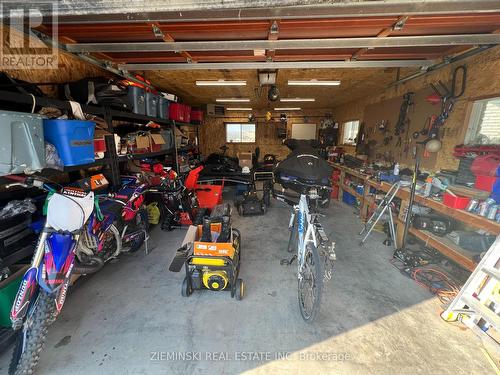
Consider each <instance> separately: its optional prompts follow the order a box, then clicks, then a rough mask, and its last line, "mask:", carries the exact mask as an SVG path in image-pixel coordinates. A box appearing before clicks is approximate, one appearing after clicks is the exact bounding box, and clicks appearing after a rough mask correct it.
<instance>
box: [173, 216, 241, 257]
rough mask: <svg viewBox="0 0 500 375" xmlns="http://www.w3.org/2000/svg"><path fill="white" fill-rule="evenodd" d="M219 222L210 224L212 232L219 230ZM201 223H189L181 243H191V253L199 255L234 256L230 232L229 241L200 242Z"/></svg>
mask: <svg viewBox="0 0 500 375" xmlns="http://www.w3.org/2000/svg"><path fill="white" fill-rule="evenodd" d="M221 227H222V224H221V223H213V224H211V230H212V232H219V233H220V231H221ZM202 228H203V226H202V225H198V226H195V225H191V226H189V228H188V231H187V233H186V235H185V237H184V240H183V241H182V245H183V246H184V245H185V244H188V243H193V255H200V256H203V255H204V256H207V255H208V256H217V257H230V258H233V257H234V253H235V249H234V247H233V238H232V234H231V239H230V242H201V241H199V239H200V238H201V232H202V230H203V229H202Z"/></svg>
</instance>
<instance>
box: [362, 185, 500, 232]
mask: <svg viewBox="0 0 500 375" xmlns="http://www.w3.org/2000/svg"><path fill="white" fill-rule="evenodd" d="M367 184H368V185H369V186H371V187H374V188H375V189H377V190H383V191H386V192H387V191H388V190H389V189H390V187H391V186H392V185H391V184H389V183H387V182H376V181H374V180H367ZM397 197H398V198H400V199H402V200H409V199H410V191H409V189H408V188H402V189H399V191H398V194H397ZM415 202H417V203H419V204H421V205H423V206H426V207H429V208H432V209H433V210H434V211H436V212H439V213H441V214H443V215H446V216H449V217H451V218H453V219H455V220H458V221H461V222H463V223H465V224H467V225H470V226H473V227H475V228H477V229H484V230H486V231H488V232H490V233H492V234H496V235H499V234H500V223H497V222H495V221H493V220H488V219H486V218H484V217H482V216H479V215H475V214H473V213H470V212H467V211H464V210H459V209H456V208H452V207H448V206H445V205H444V204H443V203H441V202H439V201H436V200H434V199H429V198H426V197H423V196H421V195H418V194H416V195H415Z"/></svg>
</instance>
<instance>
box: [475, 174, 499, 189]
mask: <svg viewBox="0 0 500 375" xmlns="http://www.w3.org/2000/svg"><path fill="white" fill-rule="evenodd" d="M498 178H499V177H493V176H480V175H478V176H476V183H475V184H474V187H475V188H476V189H479V190H486V191H493V185H495V183H496V182H497V179H498Z"/></svg>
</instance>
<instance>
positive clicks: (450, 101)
mask: <svg viewBox="0 0 500 375" xmlns="http://www.w3.org/2000/svg"><path fill="white" fill-rule="evenodd" d="M459 81H460V91H457V90H458V85H457V83H458V82H459ZM466 84H467V67H466V66H465V65H461V66H458V67H456V68H455V70H453V75H452V77H451V87H448V86H446V85H445V84H444V83H443V82H442V81H441V80H439V81H438V83H437V85H435V84H433V83H431V87H432V89H433V90H434V92H435V95H430V96H428V97H427V98H426V100H427V101H428V102H429V103H431V104H437V102H436V100H435V98H436V95H438V96H439V97H440V99H441V113H440V114H439V116H437V119H436V126H439V127H441V126H443V125H444V123H445V122H446V120H447V119H448V117H449V115H450V112H451V111H452V110H453V106H454V105H455V102H456V100H457V99H458V98H460V97H461V96H462V95H463V94H464V92H465V88H466Z"/></svg>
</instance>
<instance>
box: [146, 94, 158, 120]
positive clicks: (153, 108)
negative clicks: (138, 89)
mask: <svg viewBox="0 0 500 375" xmlns="http://www.w3.org/2000/svg"><path fill="white" fill-rule="evenodd" d="M158 99H159V97H158V95H156V94H154V93H152V92H147V93H146V115H148V116H151V117H157V116H158Z"/></svg>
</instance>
